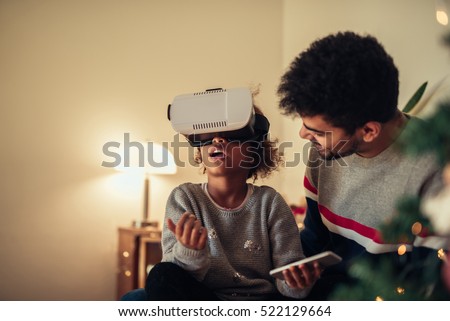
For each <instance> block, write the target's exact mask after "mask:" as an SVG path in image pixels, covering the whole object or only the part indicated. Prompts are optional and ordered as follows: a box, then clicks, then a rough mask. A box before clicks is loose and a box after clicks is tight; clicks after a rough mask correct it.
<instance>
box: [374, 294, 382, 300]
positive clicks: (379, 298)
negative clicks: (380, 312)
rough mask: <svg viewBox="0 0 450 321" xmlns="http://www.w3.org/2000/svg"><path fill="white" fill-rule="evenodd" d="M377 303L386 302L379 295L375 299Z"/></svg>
mask: <svg viewBox="0 0 450 321" xmlns="http://www.w3.org/2000/svg"><path fill="white" fill-rule="evenodd" d="M375 301H384V300H383V298H382V297H381V296H379V295H377V296H376V297H375Z"/></svg>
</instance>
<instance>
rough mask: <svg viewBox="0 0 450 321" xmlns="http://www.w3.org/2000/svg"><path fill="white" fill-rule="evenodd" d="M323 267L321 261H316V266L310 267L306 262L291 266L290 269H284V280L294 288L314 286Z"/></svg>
mask: <svg viewBox="0 0 450 321" xmlns="http://www.w3.org/2000/svg"><path fill="white" fill-rule="evenodd" d="M321 273H322V269H321V268H320V265H319V263H317V262H315V263H314V268H313V269H311V268H309V266H308V265H306V264H301V265H297V266H291V267H290V268H289V269H287V270H285V271H283V276H284V280H285V281H286V284H287V285H288V286H289V287H291V288H294V289H304V288H307V287H309V286H312V285H313V284H314V283H315V282H316V281H317V279H319V278H320V274H321Z"/></svg>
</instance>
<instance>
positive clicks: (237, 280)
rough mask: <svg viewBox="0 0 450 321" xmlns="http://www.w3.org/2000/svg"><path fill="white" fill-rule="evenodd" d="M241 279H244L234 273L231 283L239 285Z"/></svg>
mask: <svg viewBox="0 0 450 321" xmlns="http://www.w3.org/2000/svg"><path fill="white" fill-rule="evenodd" d="M243 278H244V277H243V276H242V274H240V273H238V272H236V273H234V275H233V282H234V283H239V282H241V280H242V279H243Z"/></svg>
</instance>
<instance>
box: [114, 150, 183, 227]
mask: <svg viewBox="0 0 450 321" xmlns="http://www.w3.org/2000/svg"><path fill="white" fill-rule="evenodd" d="M131 147H136V148H137V149H136V148H135V149H133V150H132V151H131V152H136V151H137V152H139V154H138V157H136V155H135V154H133V155H131V154H130V148H129V149H128V153H126V152H124V154H125V155H124V158H123V163H122V164H121V165H120V166H118V167H116V169H117V170H120V171H125V172H129V173H134V174H138V175H140V176H144V206H143V216H142V219H140V220H134V221H133V226H134V227H147V226H153V227H157V226H158V222H157V221H151V220H150V195H151V194H150V193H151V192H150V191H151V189H150V185H151V184H150V183H151V182H150V178H151V176H152V175H171V174H172V175H173V174H175V173H176V172H177V166H176V164H175V160H174V157H173V154H172V153H171V152H170V151H169V150H168V149H167V148H166V147H165V146H162V145H160V144H157V143H154V142H147V143H138V142H134V144H133V146H131ZM144 155H145V156H146V157H144ZM137 160H138V162H137Z"/></svg>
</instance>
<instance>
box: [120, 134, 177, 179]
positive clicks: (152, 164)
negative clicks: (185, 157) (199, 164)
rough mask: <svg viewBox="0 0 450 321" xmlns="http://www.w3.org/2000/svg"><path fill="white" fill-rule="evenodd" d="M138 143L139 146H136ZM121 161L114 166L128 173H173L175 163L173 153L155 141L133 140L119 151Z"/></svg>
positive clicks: (175, 169)
mask: <svg viewBox="0 0 450 321" xmlns="http://www.w3.org/2000/svg"><path fill="white" fill-rule="evenodd" d="M136 145H138V146H139V147H136ZM120 154H121V155H120V157H121V163H120V164H119V165H118V166H116V167H115V168H116V169H117V170H119V171H123V172H127V173H130V174H133V173H135V174H175V173H176V172H177V165H176V164H175V159H174V157H173V154H172V153H171V152H170V151H169V150H168V149H167V148H166V147H165V146H162V145H160V144H158V143H155V142H143V143H140V142H135V145H134V146H131V147H129V148H126V149H125V147H124V148H123V150H122V151H121V152H120Z"/></svg>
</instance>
